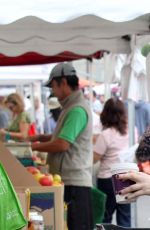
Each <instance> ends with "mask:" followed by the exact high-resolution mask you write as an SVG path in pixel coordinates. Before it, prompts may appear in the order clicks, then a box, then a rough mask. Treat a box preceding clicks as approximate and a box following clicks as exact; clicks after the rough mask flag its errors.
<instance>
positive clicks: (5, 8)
mask: <svg viewBox="0 0 150 230" xmlns="http://www.w3.org/2000/svg"><path fill="white" fill-rule="evenodd" d="M149 12H150V1H149V0H138V4H137V0H132V1H131V0H121V1H120V0H105V1H100V0H93V1H91V0H82V1H81V0H76V1H74V0H63V1H62V0H44V1H43V0H26V1H21V2H20V0H1V7H0V23H1V24H8V23H11V22H13V21H15V20H18V19H20V18H23V17H26V16H36V17H38V18H41V19H43V20H45V21H48V22H53V23H60V22H65V21H69V20H70V19H75V18H78V17H80V16H83V15H89V14H91V15H95V16H98V17H101V18H104V19H107V20H110V21H116V22H121V21H129V20H132V19H134V18H136V17H138V16H141V15H143V14H146V13H149Z"/></svg>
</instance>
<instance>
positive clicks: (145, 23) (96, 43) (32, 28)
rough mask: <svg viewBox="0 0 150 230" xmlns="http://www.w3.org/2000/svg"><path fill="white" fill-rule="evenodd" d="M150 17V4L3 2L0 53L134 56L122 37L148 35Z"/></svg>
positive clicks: (53, 0)
mask: <svg viewBox="0 0 150 230" xmlns="http://www.w3.org/2000/svg"><path fill="white" fill-rule="evenodd" d="M135 4H136V7H135ZM146 13H148V14H146ZM149 13H150V2H149V0H143V1H142V0H141V1H138V4H137V3H136V1H135V0H133V1H128V0H124V1H121V2H120V1H118V0H111V1H110V0H105V1H98V0H95V1H90V0H82V1H79V0H76V1H73V0H70V1H67V0H64V1H61V0H45V1H44V2H43V1H42V0H36V1H35V0H32V1H31V0H30V1H29V0H26V1H24V2H23V3H20V1H19V0H12V1H7V0H1V8H0V24H1V25H0V53H1V54H4V55H6V56H9V57H15V56H18V55H22V54H25V53H27V52H36V53H39V54H42V55H56V54H60V53H61V52H64V51H70V52H73V53H76V54H80V55H81V54H82V55H83V54H84V55H88V54H92V53H94V52H96V51H98V50H107V51H110V52H113V53H129V52H130V51H131V48H130V41H128V40H126V39H123V38H122V37H123V36H125V35H129V36H130V35H134V34H136V35H145V34H149V26H150V14H149Z"/></svg>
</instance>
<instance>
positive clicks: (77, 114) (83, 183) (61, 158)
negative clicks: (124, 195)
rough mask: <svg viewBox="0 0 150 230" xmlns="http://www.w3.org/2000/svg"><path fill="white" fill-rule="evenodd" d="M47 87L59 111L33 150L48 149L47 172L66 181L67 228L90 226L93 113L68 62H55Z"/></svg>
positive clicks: (75, 229) (86, 229) (80, 229)
mask: <svg viewBox="0 0 150 230" xmlns="http://www.w3.org/2000/svg"><path fill="white" fill-rule="evenodd" d="M46 86H47V87H50V88H52V90H53V94H54V96H56V97H57V98H58V100H59V102H60V104H61V106H62V112H61V114H60V117H59V119H58V121H57V126H56V128H55V131H54V133H53V134H52V135H38V136H36V137H35V138H33V140H36V141H37V140H38V141H40V143H33V144H32V150H33V151H34V150H37V151H42V152H48V157H47V163H48V164H49V166H50V172H51V173H53V174H56V173H58V174H60V175H61V177H62V180H63V182H64V184H65V193H64V199H65V202H66V203H67V204H68V217H67V222H68V228H69V230H92V229H93V217H92V205H91V186H92V162H93V160H92V159H93V154H92V114H91V109H90V107H89V105H88V103H87V102H86V100H85V98H84V96H83V93H82V91H80V90H79V81H78V77H77V76H76V71H75V69H74V67H73V66H72V65H70V64H69V63H61V64H58V65H56V66H55V67H54V68H53V70H52V71H51V74H50V78H49V81H48V82H47V84H46Z"/></svg>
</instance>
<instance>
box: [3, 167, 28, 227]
mask: <svg viewBox="0 0 150 230" xmlns="http://www.w3.org/2000/svg"><path fill="white" fill-rule="evenodd" d="M26 224H27V221H26V220H25V218H24V216H23V212H22V209H21V205H20V202H19V200H18V198H17V195H16V192H15V190H14V188H13V186H12V183H11V181H10V179H9V177H8V176H7V173H6V172H5V169H4V168H3V166H2V164H1V163H0V229H1V230H17V229H21V228H23V227H24V226H25V225H26Z"/></svg>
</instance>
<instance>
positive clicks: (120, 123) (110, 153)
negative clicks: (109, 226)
mask: <svg viewBox="0 0 150 230" xmlns="http://www.w3.org/2000/svg"><path fill="white" fill-rule="evenodd" d="M100 118H101V122H102V126H103V131H102V132H101V134H100V135H99V137H98V138H97V140H96V143H95V146H94V162H96V161H100V162H101V164H100V169H99V173H98V178H97V186H98V188H99V189H100V190H101V191H103V192H104V193H106V194H107V200H106V210H105V214H104V219H103V223H111V222H112V215H113V213H114V212H115V210H116V222H117V224H118V225H119V226H122V227H130V225H131V214H130V204H117V203H116V199H115V194H114V191H113V186H112V180H111V172H110V168H111V165H112V164H114V163H117V162H119V161H120V158H119V154H120V153H121V152H122V151H123V150H125V149H127V148H128V146H129V135H128V131H127V126H128V124H127V114H126V109H125V107H124V104H123V102H122V101H121V100H119V99H117V98H111V99H109V100H107V101H106V103H105V105H104V109H103V111H102V113H101V115H100Z"/></svg>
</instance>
